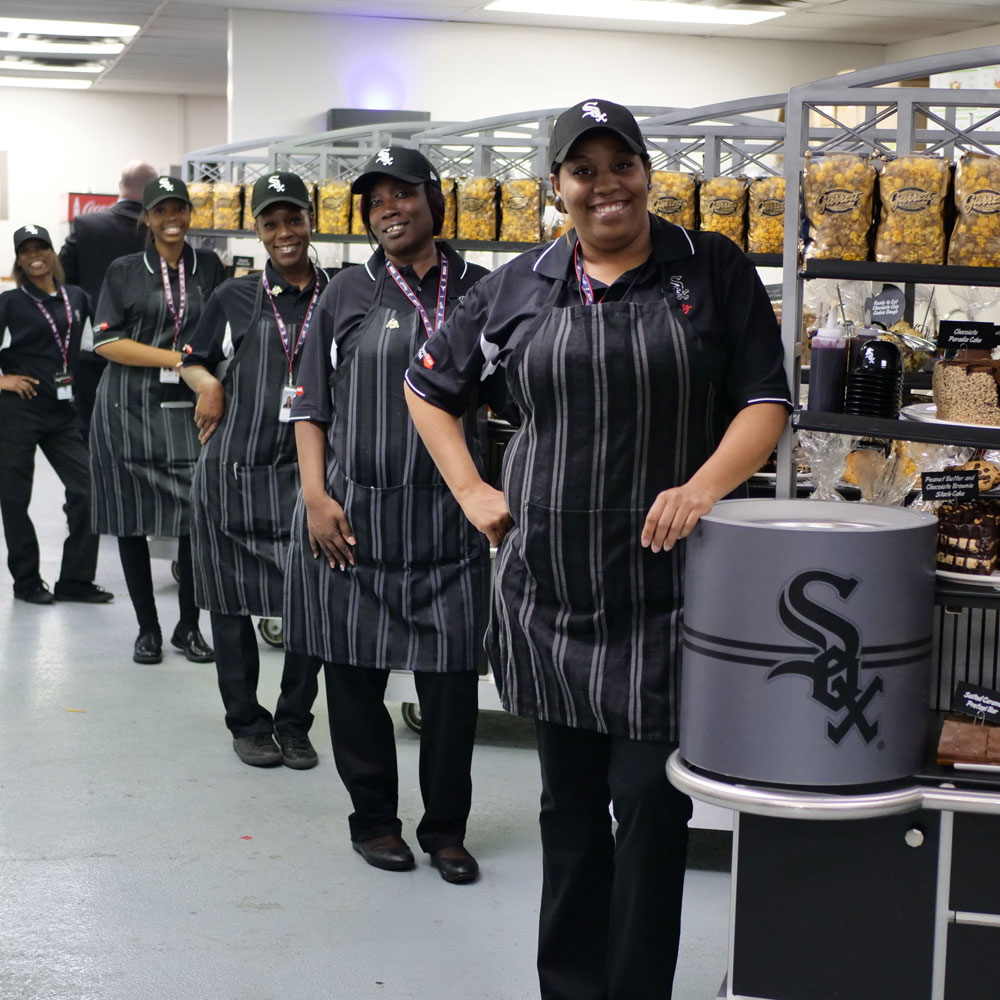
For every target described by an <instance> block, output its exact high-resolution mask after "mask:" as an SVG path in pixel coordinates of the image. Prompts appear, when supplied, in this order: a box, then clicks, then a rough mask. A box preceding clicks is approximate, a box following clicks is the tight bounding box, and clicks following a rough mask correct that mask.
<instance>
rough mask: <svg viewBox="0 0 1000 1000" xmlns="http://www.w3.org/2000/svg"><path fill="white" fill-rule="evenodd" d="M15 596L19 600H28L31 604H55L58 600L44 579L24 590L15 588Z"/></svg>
mask: <svg viewBox="0 0 1000 1000" xmlns="http://www.w3.org/2000/svg"><path fill="white" fill-rule="evenodd" d="M14 596H15V597H16V598H17V599H18V600H19V601H27V602H28V603H29V604H55V602H56V599H55V598H54V597H53V596H52V592H51V591H50V590H49V587H48V584H47V583H46V582H45V581H44V580H39V581H38V583H36V584H33V585H32V586H30V587H26V588H25V589H24V590H21V591H18V590H15V591H14Z"/></svg>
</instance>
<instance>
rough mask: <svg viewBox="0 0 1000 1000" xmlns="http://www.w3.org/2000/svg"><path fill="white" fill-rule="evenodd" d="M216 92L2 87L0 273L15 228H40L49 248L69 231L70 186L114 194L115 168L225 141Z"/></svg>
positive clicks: (169, 160) (157, 162)
mask: <svg viewBox="0 0 1000 1000" xmlns="http://www.w3.org/2000/svg"><path fill="white" fill-rule="evenodd" d="M225 121H226V104H225V100H224V99H223V98H204V97H166V96H164V97H161V96H158V95H155V94H122V93H110V92H109V93H101V92H100V91H97V92H93V93H92V92H82V93H81V92H77V91H63V90H35V89H15V88H11V89H6V88H5V89H4V90H3V92H2V94H0V149H6V150H7V168H8V177H7V186H8V219H6V220H0V275H9V273H10V266H11V264H12V263H13V259H14V253H13V249H12V244H11V238H12V236H13V233H14V230H15V229H17V228H18V227H19V226H23V225H25V224H27V223H29V222H33V223H39V224H41V225H43V226H45V227H46V228H47V229H48V230H49V232H50V233H51V234H52V239H53V242H54V243H55V245H56V249H57V250H58V249H59V247H60V246H61V245H62V241H63V239H64V237H65V235H66V233H67V232H68V231H69V226H68V224H67V223H66V222H65V219H66V195H67V193H68V192H70V191H93V192H99V193H106V194H117V192H118V178H119V176H120V174H121V166H122V164H123V163H124V162H125V161H126V160H130V159H134V158H136V157H141V158H142V159H146V160H149V161H150V162H151V163H152V164H153V166H155V167H156V168H157V169H159V170H166V169H167V168H168V167H169V166H170V165H171V164H176V163H180V161H181V159H182V157H183V155H184V153H186V152H187V151H188V150H190V149H192V148H197V147H198V146H210V145H216V144H219V143H223V142H225V141H226V136H225Z"/></svg>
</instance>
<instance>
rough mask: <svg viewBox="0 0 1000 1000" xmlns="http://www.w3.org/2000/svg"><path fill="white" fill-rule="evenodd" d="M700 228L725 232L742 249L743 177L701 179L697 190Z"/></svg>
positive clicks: (745, 197)
mask: <svg viewBox="0 0 1000 1000" xmlns="http://www.w3.org/2000/svg"><path fill="white" fill-rule="evenodd" d="M698 201H699V206H700V208H701V228H702V229H703V230H707V231H708V232H713V233H722V235H723V236H728V237H729V238H730V239H731V240H732V241H733V242H734V243H735V244H736V245H737V246H738V247H739V248H740V249H741V250H745V249H746V208H747V180H746V178H745V177H713V178H712V179H711V180H706V181H702V182H701V187H700V188H699V191H698Z"/></svg>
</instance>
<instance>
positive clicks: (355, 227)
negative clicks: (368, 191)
mask: <svg viewBox="0 0 1000 1000" xmlns="http://www.w3.org/2000/svg"><path fill="white" fill-rule="evenodd" d="M351 232H352V233H355V234H357V235H359V236H367V235H368V230H367V229H365V220H364V219H363V218H362V217H361V195H359V194H356V195H353V196H352V197H351Z"/></svg>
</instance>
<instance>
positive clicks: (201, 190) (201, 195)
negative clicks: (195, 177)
mask: <svg viewBox="0 0 1000 1000" xmlns="http://www.w3.org/2000/svg"><path fill="white" fill-rule="evenodd" d="M187 189H188V194H189V195H190V196H191V228H192V229H211V228H212V226H213V224H214V222H215V219H214V217H213V214H212V185H211V184H209V183H207V182H205V181H192V182H191V183H190V184H188V186H187Z"/></svg>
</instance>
